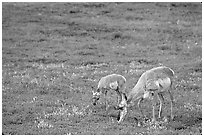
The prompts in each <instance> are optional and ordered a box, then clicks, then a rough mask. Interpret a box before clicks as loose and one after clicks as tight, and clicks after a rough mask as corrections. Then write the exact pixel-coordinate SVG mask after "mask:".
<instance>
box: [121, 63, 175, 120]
mask: <svg viewBox="0 0 204 137" xmlns="http://www.w3.org/2000/svg"><path fill="white" fill-rule="evenodd" d="M173 76H174V71H173V70H172V69H170V68H168V67H165V66H161V67H156V68H153V69H150V70H148V71H146V72H144V73H143V74H142V75H141V77H140V78H139V80H138V82H137V84H136V85H135V87H134V88H133V89H132V90H131V91H130V92H128V94H127V97H126V95H125V94H122V96H121V97H122V100H121V102H120V104H119V108H120V119H119V121H118V123H120V122H121V121H123V119H124V117H125V115H126V114H127V108H128V107H129V106H132V105H134V101H136V100H138V107H139V110H140V112H141V114H142V116H143V117H144V114H143V112H142V110H141V107H140V103H141V101H142V100H144V99H145V98H150V99H151V100H152V106H153V110H152V113H153V119H152V121H156V119H155V106H156V96H158V98H159V101H160V108H159V118H161V114H162V105H163V102H164V98H163V94H164V93H169V95H170V99H171V119H173V112H172V111H173V96H172V94H171V92H170V90H171V87H172V78H173Z"/></svg>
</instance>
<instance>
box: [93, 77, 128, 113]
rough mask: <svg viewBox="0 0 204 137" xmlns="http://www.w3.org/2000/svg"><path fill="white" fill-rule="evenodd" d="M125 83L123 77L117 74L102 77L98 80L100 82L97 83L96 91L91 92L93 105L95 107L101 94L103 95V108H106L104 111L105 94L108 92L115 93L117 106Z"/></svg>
mask: <svg viewBox="0 0 204 137" xmlns="http://www.w3.org/2000/svg"><path fill="white" fill-rule="evenodd" d="M125 83H126V79H125V77H124V76H122V75H119V74H111V75H107V76H105V77H102V78H101V79H100V81H99V82H98V87H97V90H96V91H94V90H92V93H93V97H92V100H93V105H96V102H97V101H98V100H99V98H100V95H101V93H103V94H104V95H105V106H106V110H107V109H108V107H107V99H106V97H107V92H108V91H111V90H112V91H116V93H117V94H118V97H119V98H118V104H117V105H119V103H120V101H121V99H122V96H121V93H122V92H123V91H124V89H125Z"/></svg>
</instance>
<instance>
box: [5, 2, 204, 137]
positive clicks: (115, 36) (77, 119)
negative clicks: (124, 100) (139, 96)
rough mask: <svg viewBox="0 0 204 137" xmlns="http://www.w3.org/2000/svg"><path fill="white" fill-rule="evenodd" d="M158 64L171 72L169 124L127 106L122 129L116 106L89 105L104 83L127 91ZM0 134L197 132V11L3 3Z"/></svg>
mask: <svg viewBox="0 0 204 137" xmlns="http://www.w3.org/2000/svg"><path fill="white" fill-rule="evenodd" d="M160 65H165V66H168V67H170V68H172V69H173V70H174V71H175V79H174V81H173V83H174V86H173V87H174V91H173V96H174V99H175V102H176V106H175V107H174V111H175V112H174V114H175V120H174V121H170V122H164V121H159V122H158V123H157V124H152V123H151V122H150V121H148V120H147V121H143V119H142V117H141V115H140V113H139V111H138V108H137V107H133V108H132V110H131V111H130V113H129V114H128V115H127V116H126V118H125V119H124V121H123V122H122V123H121V124H118V123H117V116H118V112H117V111H116V110H114V109H113V107H112V109H111V107H110V110H109V112H108V113H106V111H105V106H104V104H103V102H104V101H100V100H99V102H102V103H101V104H99V105H97V106H95V107H94V106H92V104H91V97H92V93H91V88H90V87H91V86H93V85H94V86H95V87H97V82H98V80H99V79H100V78H101V77H102V76H105V75H108V74H111V73H118V74H121V75H124V76H125V77H126V78H127V89H132V88H133V86H134V85H135V84H136V82H137V80H138V79H139V77H140V75H141V74H142V73H143V72H145V71H146V70H148V69H150V68H153V67H156V66H160ZM116 96H117V95H116V94H109V98H108V100H109V102H110V104H112V106H115V105H116V103H117V100H116V99H117V98H116ZM167 98H168V97H167ZM167 98H165V100H166V99H167ZM101 100H103V98H101ZM150 104H151V103H150V102H148V101H147V102H145V103H143V104H142V107H143V108H144V113H145V114H146V115H147V116H148V117H149V118H151V116H152V114H151V113H152V111H151V110H152V109H151V108H152V107H151V105H150ZM167 107H170V104H169V103H168V101H165V104H164V115H165V114H169V112H166V111H168V110H169V109H167ZM2 134H11V135H16V134H27V135H30V134H32V135H33V134H34V135H39V134H41V135H44V134H53V135H54V134H67V135H70V134H71V135H72V134H89V135H90V134H131V135H135V134H136V135H140V134H146V135H149V134H151V135H152V134H156V135H158V134H163V135H164V134H168V135H169V134H184V135H190V134H193V135H197V134H198V135H200V134H202V4H201V3H12V2H9V3H6V2H4V3H2Z"/></svg>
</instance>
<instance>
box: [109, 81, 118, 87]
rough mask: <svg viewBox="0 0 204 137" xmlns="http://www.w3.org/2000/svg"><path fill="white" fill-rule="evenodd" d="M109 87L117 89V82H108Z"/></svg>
mask: <svg viewBox="0 0 204 137" xmlns="http://www.w3.org/2000/svg"><path fill="white" fill-rule="evenodd" d="M110 88H111V89H117V88H118V82H117V81H115V82H112V83H110Z"/></svg>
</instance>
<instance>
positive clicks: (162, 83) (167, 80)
mask: <svg viewBox="0 0 204 137" xmlns="http://www.w3.org/2000/svg"><path fill="white" fill-rule="evenodd" d="M155 84H156V85H157V86H158V87H162V88H164V89H165V88H168V87H170V85H171V79H170V78H164V79H158V80H157V81H156V82H155Z"/></svg>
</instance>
